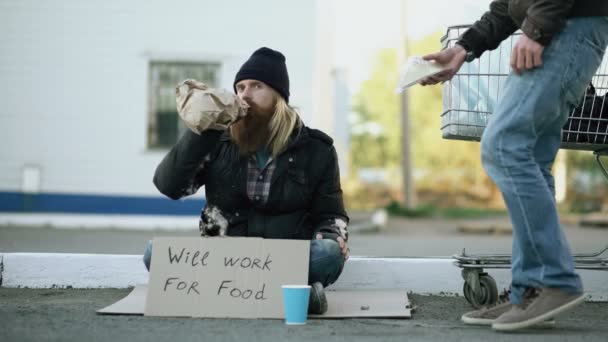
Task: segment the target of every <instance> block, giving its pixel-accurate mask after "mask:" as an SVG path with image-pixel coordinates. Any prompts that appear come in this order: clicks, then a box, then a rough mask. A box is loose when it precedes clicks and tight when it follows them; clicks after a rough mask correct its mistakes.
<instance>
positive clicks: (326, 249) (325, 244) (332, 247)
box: [308, 239, 344, 286]
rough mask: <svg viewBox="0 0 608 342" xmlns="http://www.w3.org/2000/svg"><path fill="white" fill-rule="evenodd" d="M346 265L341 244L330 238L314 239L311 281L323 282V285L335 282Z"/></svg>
mask: <svg viewBox="0 0 608 342" xmlns="http://www.w3.org/2000/svg"><path fill="white" fill-rule="evenodd" d="M343 267H344V256H343V255H342V249H341V248H340V245H339V244H338V243H337V242H336V241H334V240H330V239H323V240H313V241H312V242H311V250H310V265H309V275H308V278H309V282H310V283H314V282H317V281H319V282H321V283H322V284H323V286H328V285H330V284H332V283H334V282H335V281H336V280H337V279H338V277H339V276H340V273H342V268H343Z"/></svg>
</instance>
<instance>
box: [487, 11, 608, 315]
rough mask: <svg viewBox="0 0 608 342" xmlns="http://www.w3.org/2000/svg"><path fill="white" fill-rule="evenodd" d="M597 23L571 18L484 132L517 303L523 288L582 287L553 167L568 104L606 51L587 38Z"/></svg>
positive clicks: (517, 80) (518, 79) (512, 85)
mask: <svg viewBox="0 0 608 342" xmlns="http://www.w3.org/2000/svg"><path fill="white" fill-rule="evenodd" d="M597 24H602V25H603V27H604V29H606V28H608V27H606V26H607V25H608V20H606V19H605V18H581V19H576V20H570V21H568V24H567V26H566V28H564V30H563V31H562V32H561V33H560V34H559V35H557V36H556V37H555V38H554V40H553V41H552V43H551V45H549V46H548V47H547V48H546V49H545V52H544V54H543V66H542V67H541V68H537V69H534V70H529V71H525V72H523V73H522V74H521V75H510V76H509V78H508V79H507V82H506V84H505V89H504V91H503V99H502V100H501V102H500V103H499V105H498V107H497V109H496V111H495V113H494V115H493V116H492V118H491V120H490V123H489V125H488V127H487V128H486V131H485V132H484V135H483V137H482V161H483V164H484V167H485V169H486V171H487V173H488V175H489V176H490V177H491V178H492V179H493V180H494V181H495V182H496V184H497V185H498V187H499V188H500V190H501V192H502V194H503V198H504V200H505V203H506V205H507V207H508V209H509V214H510V216H511V221H512V223H513V228H514V232H513V257H512V276H513V279H512V285H511V288H512V293H511V301H512V303H513V304H518V305H521V304H525V303H524V301H525V298H524V293H533V291H527V292H526V290H528V288H553V289H559V291H562V292H563V293H566V294H577V293H581V292H582V285H581V281H580V278H579V277H578V275H577V274H576V273H575V272H574V265H573V260H572V256H571V253H570V249H569V247H568V243H567V242H566V239H565V237H564V234H563V232H562V231H561V228H560V225H559V219H558V215H557V209H556V206H555V200H554V197H553V194H554V188H553V178H552V176H551V175H550V168H551V165H552V164H553V160H554V158H555V155H556V153H557V151H558V149H559V145H560V141H561V127H562V125H563V124H564V122H565V120H566V119H567V114H568V112H569V109H570V108H571V106H572V105H573V104H575V103H576V101H578V99H580V96H581V95H582V94H583V93H584V89H585V86H586V83H587V82H588V81H589V79H590V78H591V76H592V74H593V72H594V71H595V70H596V69H597V67H598V66H599V63H600V61H601V57H602V54H603V52H602V51H600V50H594V47H593V46H589V45H588V41H586V40H587V39H588V37H589V36H593V34H592V33H595V32H594V29H593V25H597ZM594 37H595V38H597V36H594ZM605 41H606V40H602V42H604V43H600V44H604V45H603V46H605ZM598 45H599V44H598Z"/></svg>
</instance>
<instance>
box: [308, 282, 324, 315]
mask: <svg viewBox="0 0 608 342" xmlns="http://www.w3.org/2000/svg"><path fill="white" fill-rule="evenodd" d="M325 312H327V297H325V290H324V289H323V284H321V283H320V282H316V283H314V284H312V285H310V299H309V300H308V313H309V314H315V315H322V314H324V313H325Z"/></svg>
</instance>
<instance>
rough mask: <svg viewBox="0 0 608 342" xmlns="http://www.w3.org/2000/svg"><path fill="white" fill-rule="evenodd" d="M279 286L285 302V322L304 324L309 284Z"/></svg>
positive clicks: (306, 313) (306, 314)
mask: <svg viewBox="0 0 608 342" xmlns="http://www.w3.org/2000/svg"><path fill="white" fill-rule="evenodd" d="M281 287H282V288H283V303H284V304H285V324H290V325H302V324H306V317H307V316H308V298H309V297H310V285H283V286H281Z"/></svg>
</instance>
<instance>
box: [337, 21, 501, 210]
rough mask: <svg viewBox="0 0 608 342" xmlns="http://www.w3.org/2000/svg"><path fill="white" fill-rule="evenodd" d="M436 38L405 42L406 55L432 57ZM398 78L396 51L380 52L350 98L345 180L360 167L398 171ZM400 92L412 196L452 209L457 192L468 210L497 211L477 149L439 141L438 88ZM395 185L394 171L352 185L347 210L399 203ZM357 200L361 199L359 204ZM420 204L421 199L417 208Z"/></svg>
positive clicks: (475, 145) (467, 144)
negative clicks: (391, 174)
mask: <svg viewBox="0 0 608 342" xmlns="http://www.w3.org/2000/svg"><path fill="white" fill-rule="evenodd" d="M440 37H441V33H435V34H433V35H430V36H428V37H426V38H425V39H423V40H421V41H411V42H410V44H409V46H408V52H409V54H410V55H425V54H428V53H432V52H436V51H437V50H438V49H439V48H440V45H439V39H440ZM398 76H399V67H398V58H397V50H396V49H384V50H381V51H379V53H378V55H377V57H376V60H375V63H374V67H373V70H372V74H371V76H370V78H369V79H368V80H367V81H365V82H364V83H363V84H362V86H361V89H360V91H359V92H358V93H357V94H355V96H354V105H353V111H354V114H353V116H354V117H353V118H351V151H350V160H351V162H352V167H351V168H350V169H351V170H352V171H353V174H352V175H351V176H352V177H354V178H357V174H356V172H357V171H358V170H361V169H364V168H397V169H399V167H400V163H401V142H400V139H401V122H400V121H401V117H400V110H399V109H400V98H399V95H398V94H395V92H394V89H395V87H396V84H397V79H398ZM406 91H407V96H408V101H409V110H410V111H409V114H410V128H411V131H410V134H411V137H410V138H411V139H410V142H411V146H412V156H413V158H412V159H413V160H412V161H413V165H414V168H415V183H416V190H417V192H418V193H419V194H423V193H431V194H433V193H434V194H435V195H434V196H433V195H431V196H426V197H427V200H436V199H437V197H438V198H441V200H440V202H441V205H445V206H448V207H449V206H453V205H457V203H456V202H458V200H457V199H456V198H455V197H454V195H456V194H463V193H464V194H465V196H467V197H468V198H469V201H468V202H470V203H472V204H473V205H475V204H477V205H482V204H483V205H484V206H487V205H488V204H490V205H491V206H495V207H502V199H501V197H500V193H499V192H498V191H497V189H496V188H495V186H494V185H493V183H492V182H491V181H490V180H489V179H488V177H487V176H486V175H485V172H484V171H483V168H482V166H481V161H480V158H479V144H478V143H475V142H464V141H455V140H444V139H442V138H441V130H440V127H441V113H442V91H441V86H440V85H437V86H431V87H422V86H419V85H416V86H413V87H411V88H408V89H407V90H406ZM400 186H401V177H400V173H399V172H397V173H396V177H390V178H389V179H387V180H386V181H385V182H384V183H383V184H378V183H375V184H371V185H361V186H359V187H358V188H357V187H356V186H352V187H351V189H350V190H352V191H351V192H348V191H345V193H346V195H347V198H349V199H350V202H351V204H352V206H353V207H356V208H359V207H367V206H369V205H370V202H372V200H373V201H374V202H375V203H376V207H379V206H385V205H387V204H388V203H389V202H390V201H393V200H394V201H400V199H401V194H400V191H399V187H400ZM359 195H360V196H363V198H361V199H360V200H358V196H359ZM382 196H391V197H390V198H389V199H386V198H382ZM422 197H423V198H424V197H425V196H422ZM451 199H454V200H453V201H451ZM387 201H388V202H387ZM423 201H424V200H423V199H422V198H421V203H424V202H423ZM363 202H364V203H363ZM450 202H451V203H450ZM431 203H434V204H436V203H435V202H431Z"/></svg>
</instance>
